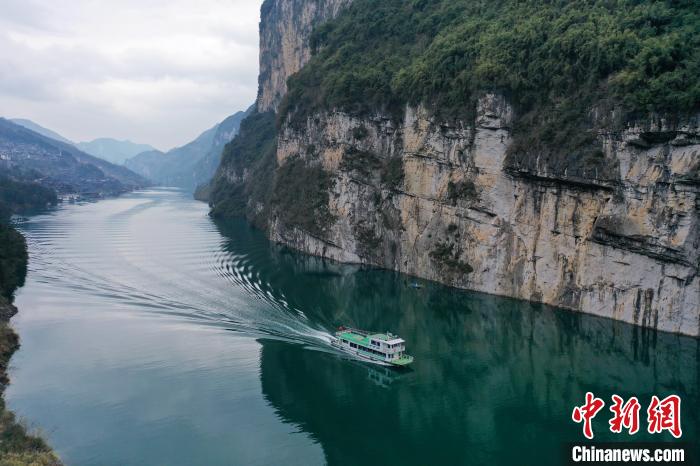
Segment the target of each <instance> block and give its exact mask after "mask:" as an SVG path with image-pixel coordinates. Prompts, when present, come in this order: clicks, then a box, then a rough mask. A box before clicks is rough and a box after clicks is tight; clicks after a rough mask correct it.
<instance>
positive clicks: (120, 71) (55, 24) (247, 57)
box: [0, 0, 262, 149]
mask: <svg viewBox="0 0 700 466" xmlns="http://www.w3.org/2000/svg"><path fill="white" fill-rule="evenodd" d="M2 3H3V8H2V9H3V13H2V15H0V62H1V63H3V71H2V72H0V116H5V117H9V118H29V119H31V120H34V121H35V122H37V123H39V124H41V125H44V126H46V127H49V128H51V129H53V130H55V131H57V132H59V133H61V134H63V135H64V136H65V137H68V138H70V139H73V140H77V141H81V140H89V139H93V138H96V137H103V136H109V137H116V138H120V139H131V140H134V141H137V142H147V143H150V144H153V145H155V146H157V147H160V148H163V149H167V148H170V147H173V146H177V145H181V144H183V143H186V142H188V141H189V140H191V139H193V138H194V137H195V136H196V135H197V134H199V133H200V132H201V131H202V130H204V129H206V128H209V127H211V126H212V125H213V124H215V123H216V122H218V121H221V120H223V119H224V118H225V117H226V116H228V115H230V114H232V113H234V112H236V111H238V110H243V109H245V108H247V106H248V105H250V104H251V103H252V102H253V101H254V99H255V95H256V91H257V74H258V22H259V14H260V13H259V11H260V4H261V3H262V0H254V1H252V0H199V1H197V2H192V1H191V0H167V1H166V0H120V1H100V0H70V1H68V0H63V1H59V0H2Z"/></svg>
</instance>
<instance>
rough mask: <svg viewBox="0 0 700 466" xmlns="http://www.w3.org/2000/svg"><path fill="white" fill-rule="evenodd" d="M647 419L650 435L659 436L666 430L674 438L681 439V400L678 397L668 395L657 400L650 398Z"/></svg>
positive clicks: (654, 397) (653, 397)
mask: <svg viewBox="0 0 700 466" xmlns="http://www.w3.org/2000/svg"><path fill="white" fill-rule="evenodd" d="M647 419H648V421H649V433H650V434H659V433H661V432H663V431H664V430H667V431H669V432H671V435H673V436H674V437H676V438H681V435H683V431H682V430H681V398H680V397H679V396H678V395H670V396H667V397H666V398H664V399H663V400H659V397H657V396H652V397H651V403H650V404H649V409H647Z"/></svg>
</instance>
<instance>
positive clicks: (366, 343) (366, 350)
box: [336, 328, 406, 363]
mask: <svg viewBox="0 0 700 466" xmlns="http://www.w3.org/2000/svg"><path fill="white" fill-rule="evenodd" d="M336 336H337V337H338V343H339V346H340V347H341V349H344V350H346V351H347V350H349V352H352V353H356V354H358V355H360V356H364V357H367V358H369V359H373V360H376V361H383V362H388V363H394V362H396V361H402V360H403V359H404V356H405V351H406V342H405V341H404V340H403V339H401V338H399V337H397V336H396V335H392V334H391V333H374V334H370V333H367V332H363V331H361V330H355V329H346V328H341V329H340V330H339V331H338V333H337V334H336Z"/></svg>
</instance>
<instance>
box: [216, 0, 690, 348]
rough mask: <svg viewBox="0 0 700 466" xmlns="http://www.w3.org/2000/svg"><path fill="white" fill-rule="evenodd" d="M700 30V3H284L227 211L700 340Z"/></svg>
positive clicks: (300, 243)
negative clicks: (697, 6)
mask: <svg viewBox="0 0 700 466" xmlns="http://www.w3.org/2000/svg"><path fill="white" fill-rule="evenodd" d="M699 29H700V12H699V11H698V10H697V8H696V5H695V3H693V2H658V1H652V0H615V1H610V2H589V1H585V0H573V1H568V2H550V1H547V0H528V1H521V0H504V1H499V2H473V1H469V0H420V1H411V2H406V1H403V0H385V1H383V2H375V1H372V0H354V1H350V0H298V1H295V2H291V3H290V2H287V1H286V0H265V2H264V3H263V6H262V9H261V21H260V50H261V53H260V60H261V61H260V70H261V73H260V77H259V92H258V101H257V108H256V111H255V112H254V113H253V114H252V115H251V116H249V117H248V118H247V119H246V120H244V121H243V123H242V124H241V128H240V133H239V135H238V136H237V137H236V139H234V141H232V142H231V143H230V144H228V145H227V146H226V149H225V151H224V154H223V156H222V160H221V165H220V167H219V169H218V170H217V173H216V175H215V177H214V179H213V180H212V183H211V185H210V187H209V189H208V190H207V191H208V192H209V202H210V204H211V206H212V215H214V216H221V217H225V216H236V215H244V216H246V217H247V218H248V219H250V220H251V221H253V222H254V223H255V224H256V225H258V226H259V227H261V228H263V229H264V230H265V231H266V232H267V234H268V236H269V238H270V239H271V240H273V241H275V242H277V243H283V244H286V245H289V246H291V247H293V248H296V249H299V250H301V251H305V252H307V253H311V254H315V255H319V256H323V257H328V258H331V259H335V260H339V261H344V262H354V263H362V264H369V265H373V266H378V267H383V268H387V269H393V270H398V271H400V272H404V273H407V274H410V275H414V276H419V277H423V278H427V279H431V280H435V281H438V282H442V283H445V284H448V285H451V286H455V287H459V288H464V289H470V290H474V291H480V292H486V293H490V294H496V295H502V296H509V297H513V298H518V299H525V300H530V301H535V302H541V303H546V304H550V305H554V306H558V307H562V308H568V309H572V310H577V311H581V312H587V313H593V314H597V315H601V316H606V317H609V318H612V319H617V320H622V321H625V322H629V323H632V324H635V325H640V326H643V327H649V328H654V329H658V330H663V331H668V332H674V333H680V334H687V335H693V336H698V335H700V305H699V304H700V247H699V246H700V208H699V207H698V206H700V87H698V85H697V83H698V80H697V76H698V74H700V54H698V53H697V50H700V35H699V34H697V33H696V31H698V30H699Z"/></svg>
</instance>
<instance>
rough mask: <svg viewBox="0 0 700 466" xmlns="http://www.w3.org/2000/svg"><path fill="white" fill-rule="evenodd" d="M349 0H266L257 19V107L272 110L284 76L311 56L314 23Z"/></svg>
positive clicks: (281, 93)
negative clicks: (258, 55)
mask: <svg viewBox="0 0 700 466" xmlns="http://www.w3.org/2000/svg"><path fill="white" fill-rule="evenodd" d="M351 1H352V0H266V1H265V3H264V4H263V6H262V11H261V19H260V77H259V78H258V82H259V89H258V111H259V112H261V113H264V112H268V111H275V110H277V107H278V106H279V104H280V101H281V100H282V98H283V97H284V95H285V94H286V93H287V78H289V77H290V76H291V75H293V74H294V73H296V72H297V71H299V70H300V69H301V67H302V66H304V65H305V64H306V63H307V62H308V61H309V59H310V58H311V50H310V48H309V38H310V36H311V31H312V30H313V28H314V26H317V25H318V24H320V23H322V22H323V21H325V20H328V19H330V18H333V17H335V16H336V15H337V14H338V12H340V10H341V9H342V8H343V7H344V6H346V5H348V4H350V2H351Z"/></svg>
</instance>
